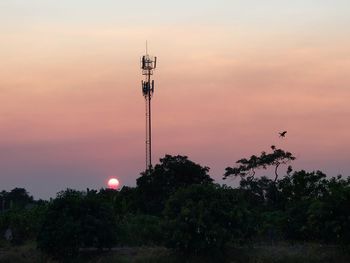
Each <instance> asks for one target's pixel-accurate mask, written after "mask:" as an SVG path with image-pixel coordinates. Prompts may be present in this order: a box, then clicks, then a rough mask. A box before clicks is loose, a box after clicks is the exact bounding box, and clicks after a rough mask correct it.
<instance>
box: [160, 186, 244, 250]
mask: <svg viewBox="0 0 350 263" xmlns="http://www.w3.org/2000/svg"><path fill="white" fill-rule="evenodd" d="M235 193H236V192H235V191H234V190H232V189H229V188H225V187H219V186H216V185H194V186H191V187H188V188H186V189H181V190H179V191H178V192H176V193H175V194H174V195H173V196H171V197H170V199H169V201H168V202H167V204H166V208H165V211H164V218H165V223H164V229H165V235H166V242H167V244H166V245H167V246H168V247H171V248H175V249H177V250H179V251H181V252H185V253H189V254H202V253H203V252H205V251H206V252H208V251H213V250H216V251H218V250H222V249H223V248H224V247H225V245H226V244H227V242H228V241H230V240H231V239H232V238H239V237H241V236H242V233H241V230H240V229H243V227H242V225H243V222H244V221H245V219H246V216H247V211H246V210H245V208H244V207H242V206H239V205H238V203H237V196H236V195H235ZM242 203H243V202H242Z"/></svg>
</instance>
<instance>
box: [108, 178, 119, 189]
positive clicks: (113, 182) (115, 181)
mask: <svg viewBox="0 0 350 263" xmlns="http://www.w3.org/2000/svg"><path fill="white" fill-rule="evenodd" d="M118 187H119V181H118V179H117V178H111V179H109V180H108V188H110V189H114V190H116V189H118Z"/></svg>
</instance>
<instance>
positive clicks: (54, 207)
mask: <svg viewBox="0 0 350 263" xmlns="http://www.w3.org/2000/svg"><path fill="white" fill-rule="evenodd" d="M115 231H116V220H115V218H114V215H113V208H112V206H111V204H110V203H107V202H104V201H102V200H100V199H98V197H97V194H96V192H91V193H89V192H88V193H82V192H78V191H74V190H67V191H65V192H61V193H59V194H58V195H57V198H56V199H54V200H53V201H52V203H50V205H49V207H48V210H47V213H46V215H45V217H44V221H43V225H42V227H41V230H40V232H39V235H38V239H37V242H38V247H39V248H40V249H41V250H42V251H44V252H46V253H47V254H49V255H51V256H54V257H56V258H63V259H66V258H74V257H75V256H77V255H78V252H79V248H84V247H95V248H103V247H107V248H110V247H111V246H112V245H113V244H114V243H115V238H116V233H115Z"/></svg>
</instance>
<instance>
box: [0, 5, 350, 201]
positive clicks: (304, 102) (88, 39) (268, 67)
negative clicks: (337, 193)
mask: <svg viewBox="0 0 350 263" xmlns="http://www.w3.org/2000/svg"><path fill="white" fill-rule="evenodd" d="M0 32H1V34H0V186H1V187H0V188H1V189H0V190H2V189H4V190H11V189H12V188H14V187H24V188H26V189H27V190H28V191H29V192H30V193H31V194H32V195H34V197H35V198H44V199H47V198H49V197H54V196H55V194H56V193H57V192H58V191H61V190H64V189H66V188H67V187H69V188H74V189H79V190H84V189H86V188H90V189H99V188H101V187H106V183H107V180H108V178H110V177H113V176H114V177H117V178H118V179H119V181H120V183H121V185H128V186H135V183H136V178H138V177H139V175H140V172H142V171H143V170H144V167H145V102H144V98H143V96H142V91H141V84H140V83H141V80H142V75H141V70H140V57H141V56H142V55H143V54H144V53H145V42H146V40H147V41H148V50H149V53H150V54H151V55H155V56H157V57H158V63H157V70H156V72H155V75H154V80H155V83H156V84H155V85H156V86H155V93H154V97H153V99H152V113H153V160H154V162H153V163H154V164H155V163H157V162H158V160H159V158H161V157H163V156H164V155H165V154H172V155H177V154H181V155H186V156H188V157H189V158H190V159H191V160H193V161H195V162H197V163H199V164H201V165H203V166H209V167H210V168H211V170H210V175H211V176H212V177H213V178H214V179H215V180H216V181H217V182H218V183H223V181H222V179H221V178H222V175H223V173H224V171H225V168H226V167H227V166H232V165H234V164H235V161H236V160H238V159H240V158H242V157H249V156H250V155H252V154H259V153H260V152H261V151H264V150H265V151H268V150H269V147H270V145H272V144H274V145H276V146H278V147H281V148H283V149H285V150H288V151H291V152H292V153H293V154H294V155H295V156H296V157H297V160H296V161H295V163H294V168H295V169H296V170H299V169H305V170H308V171H313V170H322V171H324V172H326V173H327V174H328V175H329V176H336V175H338V174H343V175H344V176H349V175H350V165H349V162H350V103H349V101H350V2H349V1H345V0H344V1H343V0H332V1H331V0H303V1H301V0H295V1H287V0H266V1H261V0H246V1H243V0H237V1H234V0H215V1H214V0H212V1H209V0H202V1H189V0H187V1H185V0H177V1H164V0H163V1H160V0H157V1H156V0H153V1H152V0H150V1H115V0H99V1H97V0H84V1H83V0H60V1H57V0H1V1H0ZM283 130H287V131H288V133H287V137H286V138H285V139H283V140H282V139H280V138H278V132H280V131H283ZM266 173H268V171H267V172H265V173H264V172H262V173H260V175H264V174H266ZM226 183H228V184H233V185H234V184H235V183H236V182H235V181H234V180H229V181H227V182H226Z"/></svg>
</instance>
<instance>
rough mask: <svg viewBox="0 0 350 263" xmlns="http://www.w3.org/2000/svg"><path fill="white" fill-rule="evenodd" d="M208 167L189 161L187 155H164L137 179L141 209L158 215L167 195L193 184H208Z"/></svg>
mask: <svg viewBox="0 0 350 263" xmlns="http://www.w3.org/2000/svg"><path fill="white" fill-rule="evenodd" d="M208 172H209V168H208V167H202V166H200V165H199V164H196V163H194V162H192V161H190V160H189V159H188V158H187V156H181V155H178V156H171V155H166V156H165V157H164V158H162V159H160V164H157V165H156V166H155V167H154V169H151V170H148V171H146V172H144V173H142V175H141V177H140V178H138V179H137V189H138V192H139V205H140V207H141V209H142V211H144V212H146V213H150V214H157V215H160V214H161V212H162V211H163V209H164V205H165V202H166V201H167V199H168V198H169V196H170V195H171V194H173V193H175V192H176V191H177V190H178V189H180V188H183V187H187V186H189V185H194V184H210V183H212V181H213V179H211V178H210V176H209V175H208Z"/></svg>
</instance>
